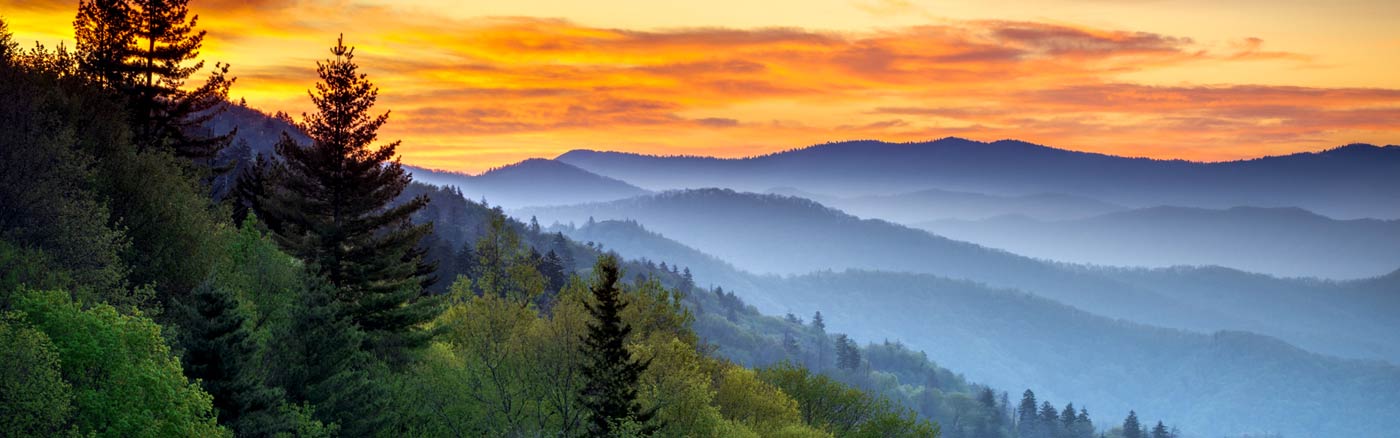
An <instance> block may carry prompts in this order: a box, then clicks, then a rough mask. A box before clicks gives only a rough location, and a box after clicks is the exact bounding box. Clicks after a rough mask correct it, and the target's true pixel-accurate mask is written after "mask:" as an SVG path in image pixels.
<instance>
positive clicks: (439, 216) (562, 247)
mask: <svg viewBox="0 0 1400 438" xmlns="http://www.w3.org/2000/svg"><path fill="white" fill-rule="evenodd" d="M418 196H426V197H428V198H429V199H430V202H429V204H428V206H427V207H426V208H424V209H423V210H421V211H420V212H419V213H418V214H415V215H414V217H413V220H414V221H415V222H417V223H426V222H431V223H433V225H434V226H433V231H432V234H431V235H430V236H429V238H428V239H427V240H426V241H425V242H424V243H425V245H426V246H428V249H427V251H426V258H427V261H429V262H431V263H434V264H436V265H437V266H438V270H437V275H438V276H439V278H440V279H441V278H444V277H447V278H455V277H456V275H457V274H462V275H470V273H469V272H453V271H455V270H456V269H457V267H460V266H461V265H462V264H463V263H462V260H460V257H461V255H462V254H464V253H463V252H454V251H455V250H456V249H459V248H462V247H463V245H470V244H472V243H473V242H479V239H481V238H482V237H483V236H485V233H486V232H487V231H486V230H488V229H489V228H490V225H489V224H490V223H491V222H492V221H494V220H496V219H497V218H499V217H500V216H501V214H502V213H501V212H500V210H497V209H493V208H490V207H487V206H485V205H482V204H480V203H477V202H474V201H470V200H467V199H465V198H463V197H462V195H461V194H460V193H458V192H457V191H456V190H454V189H450V188H443V187H437V186H429V185H425V184H421V183H413V184H410V185H409V187H408V188H407V189H406V190H405V192H404V193H403V194H402V195H401V196H400V197H399V202H404V201H407V200H409V199H413V198H415V197H418ZM501 219H504V220H503V221H502V223H503V224H504V225H505V226H506V227H508V228H509V229H510V230H512V231H513V232H514V233H515V235H516V236H518V237H519V238H520V241H521V242H522V243H524V244H525V245H527V246H529V247H530V248H532V249H533V250H534V251H535V252H554V253H555V254H558V255H562V260H565V261H566V262H567V263H569V265H568V266H565V271H566V272H568V273H573V274H577V275H580V276H581V277H582V278H587V276H588V275H589V273H588V270H589V269H591V267H592V266H593V264H594V262H595V261H596V260H597V258H598V257H599V256H600V255H602V254H604V251H608V252H612V253H616V250H617V248H619V247H622V246H627V245H625V242H628V241H631V242H634V243H635V245H631V247H632V248H635V249H637V250H638V251H645V250H647V249H659V250H660V251H662V252H665V253H670V254H673V255H678V256H679V258H669V257H668V258H664V259H663V260H666V261H669V262H670V264H671V266H672V268H670V269H669V270H668V269H666V268H665V266H664V265H662V266H658V265H657V264H656V263H655V262H654V261H653V260H658V259H653V258H649V257H646V256H645V255H641V254H640V253H632V252H629V253H627V254H626V257H627V258H626V259H623V262H622V264H623V266H622V268H623V272H624V273H625V274H626V275H627V276H628V277H630V278H632V279H636V280H637V281H657V282H660V283H661V284H662V285H664V286H665V287H667V288H672V289H674V290H678V291H681V293H679V294H678V295H677V298H676V299H677V300H678V301H679V302H680V303H681V304H683V305H684V306H685V307H686V308H687V309H688V311H689V312H690V313H689V315H692V316H693V320H692V322H691V323H689V324H687V325H690V326H691V327H692V328H693V329H694V332H695V334H696V335H698V336H699V337H700V338H701V339H703V340H704V342H705V344H704V345H705V348H706V349H707V351H710V352H712V353H714V354H718V355H719V356H722V357H724V358H725V359H727V360H730V361H733V362H735V363H738V364H741V365H744V366H747V367H766V366H772V365H775V364H779V363H782V362H791V363H797V364H802V365H804V366H806V367H808V368H810V369H812V370H828V371H830V372H828V373H827V374H826V375H827V376H829V377H831V378H834V379H837V380H839V381H841V382H844V383H846V384H849V385H852V386H855V387H857V388H861V389H863V390H864V391H866V392H867V393H869V394H873V395H879V396H882V397H887V398H888V399H889V400H891V401H893V402H895V403H898V404H900V405H903V406H905V407H907V408H909V409H911V410H913V411H914V412H917V413H918V414H919V415H920V416H922V417H924V418H927V419H932V420H937V421H940V422H941V424H943V425H945V427H944V429H943V431H944V434H943V435H942V436H945V437H949V438H981V437H986V436H987V435H986V433H987V431H988V430H987V429H977V428H976V427H975V426H976V424H975V423H972V422H968V421H966V420H963V421H961V423H962V425H961V426H959V425H958V423H959V420H958V419H959V418H963V417H968V416H991V415H998V416H1003V418H999V419H998V420H997V421H995V422H993V423H992V424H993V426H992V428H991V429H990V430H991V431H993V433H995V432H996V431H1004V432H1009V431H1005V429H1004V428H1005V427H1006V426H1007V425H1009V424H1010V421H1009V420H1010V419H1009V418H1006V417H1004V416H1005V415H1008V414H1007V413H1006V410H1005V409H1004V408H1005V406H1004V405H997V406H991V407H988V406H983V405H959V406H958V407H957V408H956V409H949V405H950V404H952V403H956V402H957V401H958V400H973V399H974V398H976V397H977V396H978V394H979V393H980V392H981V391H982V390H983V389H985V388H987V387H986V386H984V385H980V384H975V383H970V382H969V381H967V380H966V379H965V378H964V377H963V376H962V374H960V373H955V372H953V371H951V370H948V369H946V368H943V367H941V366H939V365H938V364H937V363H935V362H933V361H932V360H930V359H929V358H928V357H927V356H926V355H924V354H923V353H921V352H916V351H913V350H910V349H908V348H907V347H905V346H903V345H902V344H900V343H890V342H885V343H875V342H868V343H866V344H865V345H864V346H860V347H858V348H859V350H860V351H861V356H862V357H864V358H866V362H865V364H866V366H865V367H864V368H863V369H861V370H843V371H839V372H837V371H835V357H834V355H833V354H831V346H832V345H833V343H834V341H835V335H836V333H834V332H832V333H828V332H826V331H824V330H823V329H821V328H818V327H815V326H814V325H811V324H806V323H804V322H803V321H801V320H800V319H795V318H778V317H774V316H767V315H764V314H761V313H759V311H758V310H757V309H756V308H755V307H754V306H750V305H748V304H746V303H745V302H744V300H742V299H740V298H737V297H736V296H735V295H734V294H732V293H729V294H726V293H724V292H723V291H722V290H721V289H719V288H717V287H716V288H711V287H706V288H705V289H700V288H699V287H697V286H696V285H695V284H691V283H689V282H688V280H687V278H686V277H685V276H684V275H682V274H681V273H680V272H681V268H680V266H682V262H685V263H689V262H692V261H693V262H695V263H697V264H696V265H694V271H695V273H700V272H706V275H710V274H709V273H710V272H715V273H719V272H721V271H726V270H727V271H728V272H729V273H730V275H728V276H727V277H724V278H727V279H731V280H738V282H737V283H725V284H724V285H723V286H724V287H727V288H730V289H733V288H734V287H735V286H736V285H738V284H744V285H755V284H757V283H755V281H763V280H764V279H763V278H757V277H752V276H750V275H749V274H747V273H742V272H740V271H737V270H735V269H734V268H733V267H732V266H730V265H728V264H726V263H724V262H723V261H720V260H718V259H716V258H714V257H712V256H709V255H705V254H703V253H700V252H698V251H695V250H693V249H690V248H687V247H685V246H683V245H680V244H679V243H676V242H674V241H670V240H668V239H666V238H665V237H662V236H660V235H658V234H655V233H650V232H648V231H646V230H645V229H643V228H641V227H640V226H639V225H638V224H636V223H635V222H597V223H594V224H589V225H587V226H585V227H582V228H569V229H568V230H569V231H572V232H576V233H581V234H579V235H580V236H582V235H590V236H594V237H607V238H608V242H610V243H609V244H608V245H607V248H606V249H605V248H604V247H603V246H601V245H598V244H597V242H595V241H588V242H587V244H585V243H583V242H584V240H582V239H572V238H569V237H564V236H560V235H558V234H556V233H557V231H552V230H541V229H536V228H535V227H533V226H531V225H527V224H525V223H522V222H520V221H515V220H510V219H505V218H501ZM613 243H616V245H614V244H613ZM629 251H631V250H630V249H629ZM467 254H469V253H467ZM470 263H471V262H467V263H466V264H470ZM687 269H689V268H687ZM716 278H719V277H718V276H717V277H710V278H707V279H706V281H705V282H704V283H706V284H714V283H713V280H715V279H716ZM857 339H858V338H857ZM678 342H679V341H678ZM789 342H790V343H791V344H789ZM793 345H796V346H797V347H796V348H793V347H792V346H793ZM821 345H826V346H827V348H826V349H822V347H819V346H821ZM1036 390H1037V391H1039V390H1040V389H1039V387H1036ZM1042 398H1044V397H1042ZM1057 401H1059V400H1057ZM1096 415H1097V416H1096V417H1095V418H1097V419H1099V420H1100V421H1104V420H1108V421H1112V420H1114V419H1116V418H1117V417H1118V416H1119V415H1121V413H1117V412H1115V413H1108V412H1104V413H1096ZM984 421H985V420H984ZM960 429H970V430H960Z"/></svg>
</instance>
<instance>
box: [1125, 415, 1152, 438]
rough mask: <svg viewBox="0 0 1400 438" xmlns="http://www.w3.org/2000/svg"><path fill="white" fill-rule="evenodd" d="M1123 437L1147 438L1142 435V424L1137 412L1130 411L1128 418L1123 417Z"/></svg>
mask: <svg viewBox="0 0 1400 438" xmlns="http://www.w3.org/2000/svg"><path fill="white" fill-rule="evenodd" d="M1123 438H1147V437H1144V436H1142V425H1141V424H1138V417H1137V412H1134V411H1128V418H1125V419H1123Z"/></svg>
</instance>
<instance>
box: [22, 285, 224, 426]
mask: <svg viewBox="0 0 1400 438" xmlns="http://www.w3.org/2000/svg"><path fill="white" fill-rule="evenodd" d="M83 307H84V306H83V305H81V304H79V303H77V302H74V301H73V300H71V299H70V298H69V294H68V293H66V292H61V291H45V292H22V293H21V295H20V296H19V297H18V299H17V300H16V302H15V310H17V311H19V312H21V313H23V315H24V318H25V320H26V321H28V323H30V324H32V326H33V327H34V328H35V329H36V330H38V331H40V332H43V333H44V334H45V335H47V336H48V337H49V339H50V340H52V342H53V347H54V351H55V352H57V353H58V364H59V370H60V372H61V374H62V376H63V380H64V381H66V382H68V383H69V384H70V385H71V386H72V388H73V408H74V409H73V416H72V418H73V422H74V423H75V425H76V426H77V428H78V430H79V432H80V433H82V434H84V435H87V434H94V435H96V436H227V435H228V433H227V431H226V430H224V429H223V428H221V427H219V425H218V424H217V423H216V422H215V418H214V409H213V406H212V405H211V400H210V397H209V394H207V393H205V392H204V391H203V390H202V389H200V387H199V385H198V384H195V383H193V382H190V381H189V380H188V379H186V378H185V376H184V375H183V374H182V373H181V371H180V362H179V359H177V358H176V357H175V355H173V354H171V352H170V348H169V347H167V346H166V343H165V340H164V339H163V338H162V337H161V334H160V332H161V327H160V326H159V325H157V324H156V323H155V322H153V321H151V320H150V319H147V318H145V317H142V316H137V315H124V314H121V313H119V312H117V310H116V309H115V308H113V307H111V306H108V305H105V304H98V305H94V306H92V307H90V308H86V309H84V308H83Z"/></svg>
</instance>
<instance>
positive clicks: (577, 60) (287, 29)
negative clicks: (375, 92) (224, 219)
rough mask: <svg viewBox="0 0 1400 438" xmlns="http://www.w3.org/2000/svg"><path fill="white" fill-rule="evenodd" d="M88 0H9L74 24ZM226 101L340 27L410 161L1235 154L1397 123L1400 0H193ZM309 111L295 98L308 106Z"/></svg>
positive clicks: (1333, 139)
mask: <svg viewBox="0 0 1400 438" xmlns="http://www.w3.org/2000/svg"><path fill="white" fill-rule="evenodd" d="M76 3H77V2H76V1H32V0H0V18H3V19H4V20H6V22H7V23H9V26H10V28H11V30H12V31H13V32H14V33H15V37H16V39H17V40H19V41H22V42H26V43H32V42H39V43H43V44H45V45H49V46H53V45H56V44H59V43H63V42H66V44H68V45H69V46H70V47H71V45H72V42H71V41H72V35H73V30H72V25H71V23H72V21H73V15H74V12H75V11H76ZM190 9H191V11H192V12H193V13H196V14H198V15H199V16H200V19H199V26H200V27H201V28H203V29H206V30H208V31H209V36H208V37H207V38H206V40H205V48H204V50H203V54H202V59H204V60H206V61H208V62H209V64H213V62H214V61H220V62H227V63H230V64H232V66H233V67H232V70H231V72H232V74H233V75H234V76H237V77H238V81H237V83H236V84H235V86H234V89H233V91H232V93H231V95H232V98H233V100H235V101H237V100H239V99H246V101H247V103H248V105H249V106H252V107H255V108H258V109H261V110H263V111H265V112H268V113H272V112H274V111H286V112H288V113H291V114H293V115H294V116H299V115H300V114H301V113H302V112H305V111H309V110H310V109H311V103H310V100H309V98H308V97H307V94H306V90H307V89H310V88H312V87H313V86H314V84H315V81H316V74H315V68H316V62H317V61H318V60H323V59H325V58H326V57H328V56H329V51H328V49H329V47H330V46H332V45H334V44H335V40H336V37H337V35H339V34H342V33H343V34H344V35H345V40H346V43H347V45H352V46H355V47H356V51H355V54H356V57H355V59H356V60H357V61H358V62H359V64H360V66H361V69H362V71H364V72H365V73H367V74H368V75H369V78H370V80H371V81H374V82H375V83H376V84H377V85H378V86H379V87H380V94H379V96H380V97H379V104H378V106H377V107H376V109H377V110H380V111H384V110H389V111H391V116H390V121H389V123H388V124H387V125H386V126H385V127H384V128H383V129H382V130H381V138H382V139H385V140H402V141H403V144H402V146H400V147H399V151H400V153H401V154H402V156H403V161H404V162H405V163H408V164H415V165H420V166H426V167H432V168H439V169H448V170H457V171H466V172H480V171H482V170H485V169H488V168H492V167H497V166H501V165H505V164H509V163H513V162H516V161H519V160H522V159H525V158H530V157H554V156H557V155H558V154H561V153H563V152H566V151H568V150H572V149H585V148H586V149H598V150H619V151H629V152H640V153H648V154H658V155H710V156H722V157H741V156H751V155H758V154H763V153H769V152H773V151H780V150H786V149H792V148H798V147H803V146H807V145H812V144H818V143H825V142H830V141H841V140H853V139H879V140H887V141H923V140H933V139H938V138H943V137H948V136H958V137H965V138H970V139H974V140H982V141H993V140H999V139H1007V138H1011V139H1019V140H1025V141H1030V142H1034V143H1039V144H1044V145H1048V146H1054V147H1059V148H1064V149H1072V150H1081V151H1090V152H1101V153H1108V154H1114V155H1122V156H1135V157H1152V158H1165V159H1188V160H1196V161H1221V160H1234V159H1247V158H1254V157H1259V156H1265V155H1280V154H1288V153H1294V152H1301V151H1317V150H1323V149H1328V148H1331V147H1336V146H1340V145H1344V144H1349V143H1373V144H1395V143H1400V26H1396V25H1395V23H1397V22H1400V2H1397V1H1394V0H1333V1H1299V0H1272V1H1263V0H1258V1H1256V0H1228V1H1223V0H1181V1H1166V0H1160V1H1159V0H1118V1H1112V0H1046V1H1038V2H1013V1H1006V0H928V1H922V0H706V1H687V2H680V1H669V0H590V1H577V0H573V1H570V0H512V1H494V2H487V1H471V2H462V1H449V0H399V1H390V0H360V1H349V0H285V1H279V0H205V1H202V0H192V1H191V2H190ZM297 118H299V117H297Z"/></svg>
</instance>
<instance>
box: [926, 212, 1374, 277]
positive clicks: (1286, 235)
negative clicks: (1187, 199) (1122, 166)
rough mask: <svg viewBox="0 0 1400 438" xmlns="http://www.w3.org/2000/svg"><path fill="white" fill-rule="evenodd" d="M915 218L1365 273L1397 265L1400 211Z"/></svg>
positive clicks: (1157, 259)
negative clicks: (1385, 215) (1363, 215)
mask: <svg viewBox="0 0 1400 438" xmlns="http://www.w3.org/2000/svg"><path fill="white" fill-rule="evenodd" d="M916 226H917V227H919V228H923V229H926V230H929V231H932V232H934V233H936V234H939V235H943V236H947V237H949V238H953V239H958V240H965V241H969V242H974V243H977V244H980V245H986V246H990V247H994V248H1001V249H1005V250H1008V251H1011V252H1015V253H1017V254H1024V255H1028V256H1032V257H1042V258H1048V259H1054V260H1060V261H1067V262H1075V263H1093V264H1104V265H1120V266H1148V267H1154V266H1157V267H1160V266H1171V265H1220V266H1228V267H1232V268H1238V269H1242V270H1246V271H1251V272H1262V273H1267V274H1272V275H1278V276H1316V277H1326V278H1365V277H1373V276H1376V275H1380V274H1383V273H1387V272H1390V271H1392V270H1394V269H1395V268H1396V267H1397V266H1400V220H1375V219H1357V220H1335V219H1331V218H1328V217H1325V216H1321V215H1317V214H1313V213H1311V212H1308V211H1306V210H1302V209H1298V208H1254V207H1236V208H1230V209H1226V210H1208V209H1199V208H1184V207H1154V208H1147V209H1140V210H1132V211H1124V212H1117V213H1110V214H1105V215H1101V216H1095V217H1091V218H1085V219H1078V220H1065V221H1041V220H1035V219H1031V218H1028V217H1025V216H1003V217H997V218H991V219H985V220H977V221H967V220H939V221H930V222H923V223H919V224H916Z"/></svg>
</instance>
